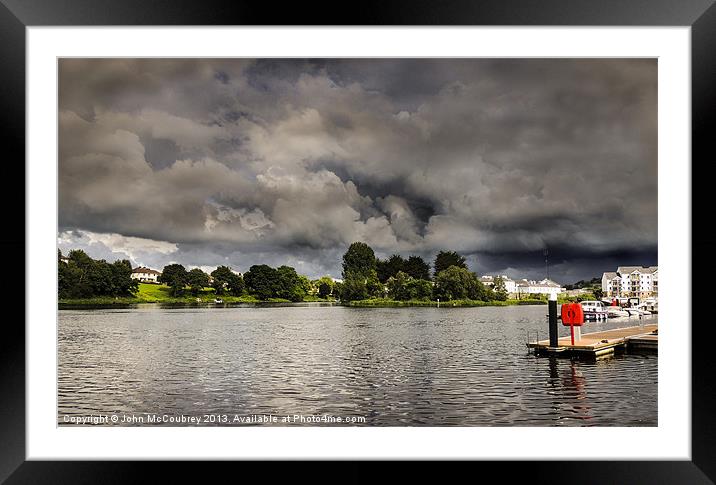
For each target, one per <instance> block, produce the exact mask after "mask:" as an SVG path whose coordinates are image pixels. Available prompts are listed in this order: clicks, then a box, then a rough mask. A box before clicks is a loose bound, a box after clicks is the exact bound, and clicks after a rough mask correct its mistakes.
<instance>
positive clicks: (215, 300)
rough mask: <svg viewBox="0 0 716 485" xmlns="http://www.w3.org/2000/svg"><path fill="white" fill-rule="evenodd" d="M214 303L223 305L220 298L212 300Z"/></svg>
mask: <svg viewBox="0 0 716 485" xmlns="http://www.w3.org/2000/svg"><path fill="white" fill-rule="evenodd" d="M214 303H224V300H222V299H221V298H214Z"/></svg>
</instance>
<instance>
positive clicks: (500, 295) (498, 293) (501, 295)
mask: <svg viewBox="0 0 716 485" xmlns="http://www.w3.org/2000/svg"><path fill="white" fill-rule="evenodd" d="M493 291H494V295H495V300H499V301H505V300H507V287H506V286H505V280H504V278H503V277H502V276H495V284H494V286H493Z"/></svg>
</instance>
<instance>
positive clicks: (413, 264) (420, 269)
mask: <svg viewBox="0 0 716 485" xmlns="http://www.w3.org/2000/svg"><path fill="white" fill-rule="evenodd" d="M402 271H404V272H405V273H407V274H408V275H410V276H411V277H413V278H415V279H416V280H430V265H429V264H428V263H427V262H425V260H424V259H423V258H421V257H420V256H410V257H409V258H408V259H407V260H406V261H405V263H404V264H403V269H402Z"/></svg>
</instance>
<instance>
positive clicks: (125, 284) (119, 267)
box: [110, 259, 139, 296]
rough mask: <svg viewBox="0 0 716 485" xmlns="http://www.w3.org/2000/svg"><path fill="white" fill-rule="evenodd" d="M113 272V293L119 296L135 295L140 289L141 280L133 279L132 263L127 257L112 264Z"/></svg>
mask: <svg viewBox="0 0 716 485" xmlns="http://www.w3.org/2000/svg"><path fill="white" fill-rule="evenodd" d="M110 269H111V274H112V286H113V287H114V288H113V291H112V293H113V294H114V295H117V296H128V295H133V294H135V293H136V292H137V290H139V281H137V280H135V279H132V263H130V262H129V261H128V260H126V259H122V260H118V261H115V262H114V263H112V264H111V265H110Z"/></svg>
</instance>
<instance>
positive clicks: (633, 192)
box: [59, 59, 657, 282]
mask: <svg viewBox="0 0 716 485" xmlns="http://www.w3.org/2000/svg"><path fill="white" fill-rule="evenodd" d="M656 67H657V65H656V61H655V60H638V59H637V60H634V59H631V60H630V59H610V60H605V59H579V60H577V59H571V60H570V59H402V60H401V59H342V60H331V59H305V60H296V59H290V60H277V59H264V60H247V59H235V60H232V59H209V60H199V59H163V60H157V59H137V60H131V59H107V60H101V59H93V60H83V59H63V60H61V61H60V72H59V75H60V87H59V93H60V97H59V104H60V118H59V132H60V146H59V157H60V159H59V163H60V179H59V184H60V186H59V190H60V213H59V218H60V219H59V220H60V231H61V233H60V244H61V246H62V245H65V247H69V246H71V245H72V244H75V245H77V246H82V245H84V246H83V247H87V248H88V250H90V251H95V253H96V254H100V253H101V254H103V255H104V254H113V253H117V254H119V253H122V254H129V253H131V255H134V256H128V257H134V258H135V259H136V258H139V259H136V260H135V263H141V264H153V265H155V266H161V265H163V264H165V263H166V262H170V261H179V262H183V263H186V264H190V265H197V266H213V265H217V264H232V265H234V266H235V267H237V268H238V269H240V270H244V269H246V266H247V265H249V264H251V263H257V262H266V263H267V264H275V265H276V264H283V263H289V262H290V263H291V264H292V265H294V266H296V267H297V268H298V269H299V270H301V271H303V272H305V273H307V274H309V275H311V276H316V275H319V274H323V273H330V274H332V275H333V276H338V275H339V273H340V255H341V253H342V252H343V251H344V250H345V248H346V247H347V245H348V244H350V243H351V242H352V241H355V240H363V241H365V242H367V243H369V244H371V246H373V247H374V248H375V250H376V252H377V253H378V254H379V255H381V256H386V255H389V254H391V253H394V252H398V253H402V254H409V253H410V254H420V255H423V256H425V257H428V258H431V257H432V256H433V255H434V254H435V252H437V251H438V250H440V249H444V248H449V249H455V250H458V251H461V252H463V253H464V254H466V255H468V256H469V257H468V261H470V262H471V264H472V266H473V269H475V270H478V271H480V272H497V271H507V272H510V273H512V274H513V275H514V276H519V275H520V274H523V275H525V276H535V277H536V276H541V274H543V273H540V271H541V270H540V269H539V268H540V267H541V266H542V264H541V263H540V256H539V255H540V254H541V251H542V249H543V248H544V247H550V248H553V251H554V255H555V256H554V257H555V258H556V259H555V261H554V270H553V271H552V272H551V275H552V276H554V277H555V278H557V279H563V280H564V282H569V281H570V280H571V279H574V278H576V279H581V278H583V277H591V276H592V275H596V274H599V273H601V272H602V271H605V270H610V269H613V268H612V267H613V266H614V265H615V264H628V263H629V264H631V263H634V264H652V263H655V262H656V261H655V260H656V237H657V226H656V223H657V206H656V190H657V157H656V150H657V143H656V135H657V129H656V128H657V127H656V114H657V106H656V93H657V91H656V89H657V77H656V73H657V70H656ZM71 231H81V232H71ZM143 245H144V246H143ZM157 248H160V250H159V249H157ZM127 251H129V253H127ZM535 255H536V256H535ZM627 260H628V261H627Z"/></svg>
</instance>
